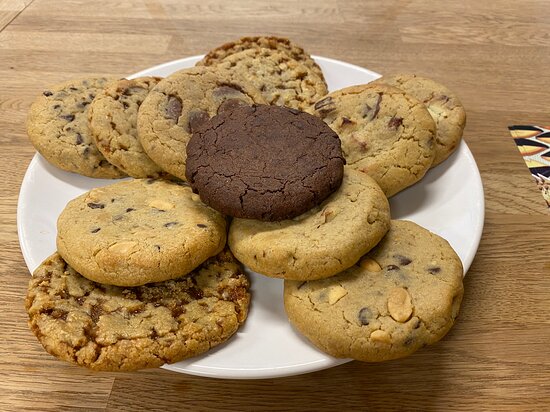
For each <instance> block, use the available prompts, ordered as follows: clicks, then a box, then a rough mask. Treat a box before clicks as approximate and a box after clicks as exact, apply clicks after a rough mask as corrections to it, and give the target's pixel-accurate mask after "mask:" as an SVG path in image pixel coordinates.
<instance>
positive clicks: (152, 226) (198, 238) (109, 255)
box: [57, 179, 226, 286]
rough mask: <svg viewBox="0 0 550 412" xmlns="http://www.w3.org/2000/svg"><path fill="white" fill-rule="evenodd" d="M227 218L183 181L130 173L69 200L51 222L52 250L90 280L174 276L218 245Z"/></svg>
mask: <svg viewBox="0 0 550 412" xmlns="http://www.w3.org/2000/svg"><path fill="white" fill-rule="evenodd" d="M225 241H226V222H225V218H224V217H223V216H222V215H221V214H220V213H218V212H217V211H215V210H213V209H211V208H209V207H208V206H206V205H205V204H203V203H202V202H201V201H200V199H199V196H198V195H196V194H194V193H192V191H191V188H190V187H189V186H187V185H180V184H176V183H173V182H168V181H163V180H154V179H136V180H129V181H128V180H127V181H123V182H118V183H115V184H112V185H109V186H105V187H101V188H96V189H93V190H91V191H89V192H87V193H84V194H83V195H81V196H79V197H77V198H76V199H73V200H71V201H70V202H69V203H68V204H67V206H66V207H65V209H64V210H63V212H62V213H61V215H60V216H59V219H58V221H57V249H58V251H59V254H60V255H61V256H62V257H63V258H64V259H65V260H66V261H67V262H68V263H69V264H70V265H71V266H72V267H73V268H74V269H75V270H76V271H78V272H79V273H81V274H82V275H83V276H85V277H87V278H88V279H91V280H93V281H96V282H100V283H106V284H110V285H119V286H137V285H143V284H146V283H149V282H160V281H162V280H166V279H173V278H176V277H179V276H182V275H185V274H186V273H188V272H190V271H191V270H193V269H194V268H196V267H197V266H198V265H199V264H201V263H202V262H204V261H205V260H206V259H207V258H209V257H210V256H213V255H215V254H217V253H219V252H220V251H221V250H222V249H223V247H224V246H225Z"/></svg>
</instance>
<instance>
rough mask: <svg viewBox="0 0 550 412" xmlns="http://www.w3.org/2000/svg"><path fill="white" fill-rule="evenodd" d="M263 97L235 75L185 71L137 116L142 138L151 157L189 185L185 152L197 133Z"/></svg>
mask: <svg viewBox="0 0 550 412" xmlns="http://www.w3.org/2000/svg"><path fill="white" fill-rule="evenodd" d="M264 102H265V101H264V99H263V97H262V95H261V93H260V92H259V91H258V90H256V89H255V88H254V87H253V86H251V85H250V84H249V83H248V82H246V80H243V79H239V78H237V77H236V75H235V74H234V73H230V72H225V71H223V70H214V69H211V68H208V67H194V68H191V69H185V70H182V71H179V72H176V73H173V74H171V75H170V76H168V77H166V78H164V79H163V80H161V81H160V82H159V83H158V84H157V86H156V87H155V88H154V89H153V90H151V91H150V92H149V94H148V95H147V97H146V98H145V100H144V101H143V103H142V105H141V107H140V109H139V112H138V134H139V139H140V142H141V144H142V146H143V148H144V150H145V152H146V153H147V155H148V156H149V157H150V158H151V159H152V160H153V161H154V162H155V163H157V164H158V165H159V166H160V167H162V168H163V169H164V170H165V171H167V172H168V173H170V174H172V175H174V176H176V177H178V178H180V179H183V180H185V165H186V154H185V153H186V152H185V150H186V147H187V143H188V142H189V139H191V135H192V134H193V132H194V131H195V129H196V128H197V127H198V126H199V125H200V124H202V123H204V122H205V121H207V120H208V119H210V118H211V117H212V116H214V115H216V114H218V113H221V112H223V111H224V110H228V109H230V108H233V107H235V106H238V105H251V104H254V103H264Z"/></svg>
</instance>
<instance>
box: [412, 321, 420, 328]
mask: <svg viewBox="0 0 550 412" xmlns="http://www.w3.org/2000/svg"><path fill="white" fill-rule="evenodd" d="M420 324H421V322H420V319H417V320H416V324H415V325H414V329H418V328H419V327H420Z"/></svg>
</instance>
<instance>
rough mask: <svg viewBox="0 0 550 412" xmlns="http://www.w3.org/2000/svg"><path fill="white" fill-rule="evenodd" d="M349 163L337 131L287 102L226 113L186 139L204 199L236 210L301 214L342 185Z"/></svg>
mask: <svg viewBox="0 0 550 412" xmlns="http://www.w3.org/2000/svg"><path fill="white" fill-rule="evenodd" d="M343 169H344V159H343V156H342V151H341V149H340V140H339V139H338V136H337V135H336V133H334V132H333V131H332V130H331V129H330V128H329V127H328V126H327V125H326V124H325V123H323V122H322V121H321V120H319V119H318V118H316V117H315V116H312V115H310V114H307V113H304V112H300V111H298V110H294V109H289V108H286V107H278V106H266V105H254V106H240V107H237V108H235V109H233V110H230V111H227V112H224V113H222V114H220V115H218V116H216V117H214V118H212V119H211V120H210V121H208V122H206V123H204V124H203V125H202V127H200V128H199V129H197V131H196V132H195V133H194V135H193V137H192V138H191V140H190V142H189V144H188V146H187V176H186V178H187V181H188V182H189V183H190V184H191V186H192V187H193V189H194V190H195V191H197V192H198V193H199V195H200V197H201V199H202V200H203V201H204V202H205V203H206V204H208V205H209V206H211V207H212V208H214V209H216V210H218V211H220V212H222V213H224V214H227V215H230V216H234V217H241V218H248V219H259V220H265V221H273V220H282V219H289V218H292V217H295V216H298V215H300V214H302V213H304V212H305V211H306V210H309V209H310V208H312V207H313V206H315V205H317V204H319V203H321V202H322V201H323V200H324V199H326V198H327V197H328V196H329V195H330V194H331V193H332V192H334V191H335V190H336V189H337V188H338V186H340V183H341V181H342V176H343Z"/></svg>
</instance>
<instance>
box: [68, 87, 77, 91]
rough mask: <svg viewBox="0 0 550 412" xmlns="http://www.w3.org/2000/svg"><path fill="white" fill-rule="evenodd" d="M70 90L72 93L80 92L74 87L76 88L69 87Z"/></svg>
mask: <svg viewBox="0 0 550 412" xmlns="http://www.w3.org/2000/svg"><path fill="white" fill-rule="evenodd" d="M69 90H71V91H73V92H77V91H78V89H77V88H76V87H74V86H71V87H69Z"/></svg>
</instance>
